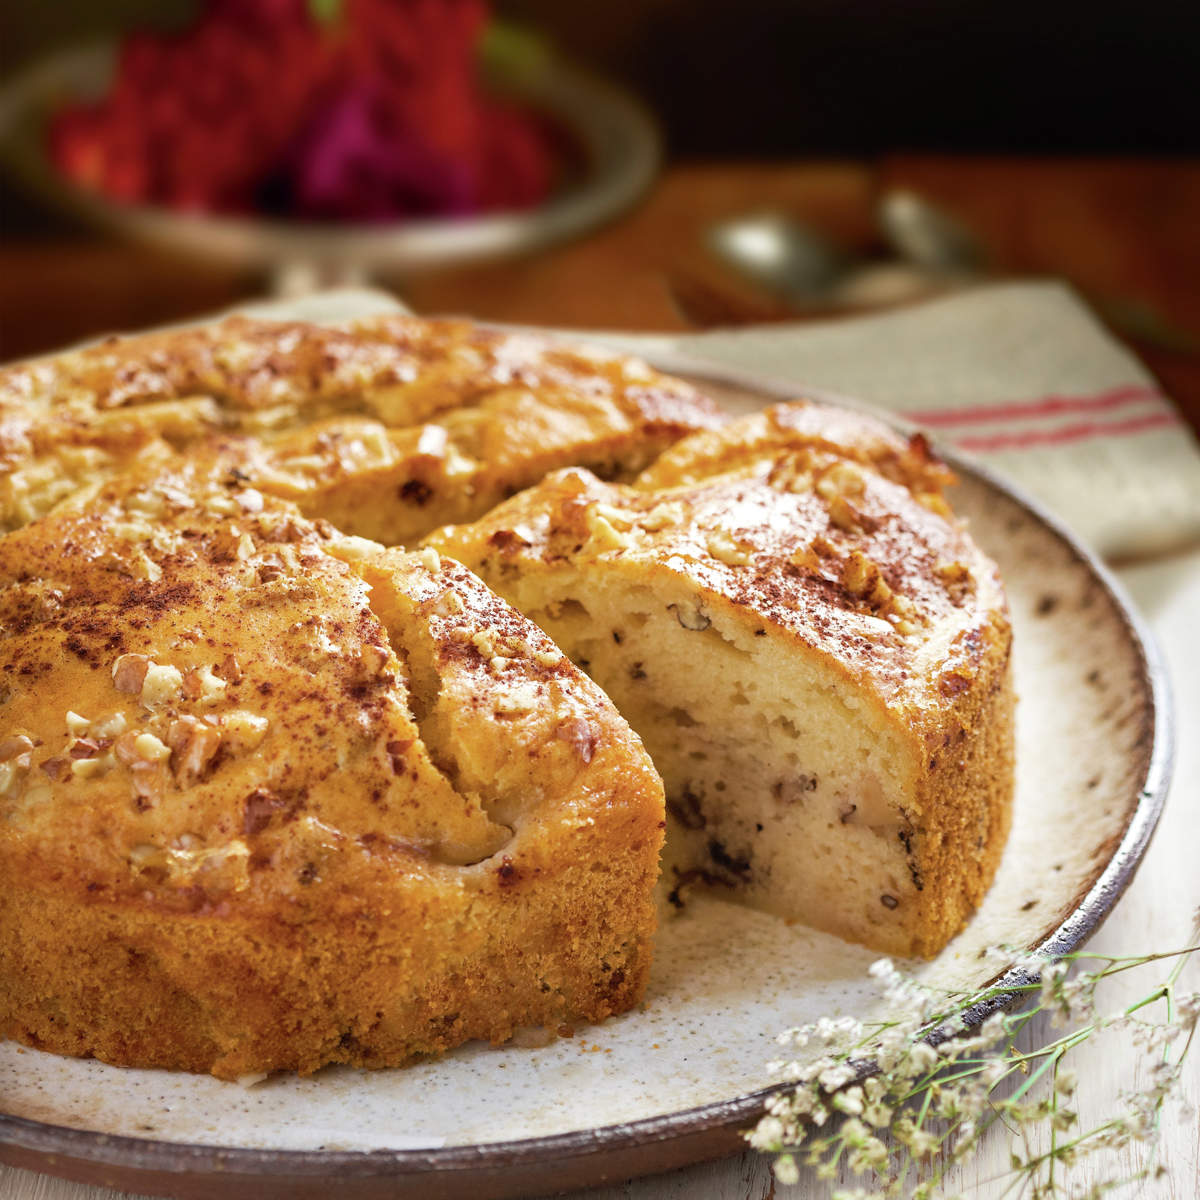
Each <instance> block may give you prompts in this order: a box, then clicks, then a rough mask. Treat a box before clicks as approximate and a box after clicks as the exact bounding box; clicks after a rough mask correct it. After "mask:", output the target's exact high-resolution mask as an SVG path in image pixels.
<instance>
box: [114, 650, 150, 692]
mask: <svg viewBox="0 0 1200 1200" xmlns="http://www.w3.org/2000/svg"><path fill="white" fill-rule="evenodd" d="M149 669H150V659H149V658H148V657H147V656H146V655H145V654H122V655H121V657H120V658H118V659H117V660H116V662H114V663H113V666H112V680H113V686H114V687H115V688H116V689H117V691H118V692H128V693H129V694H130V695H131V696H136V695H137V694H138V693H139V692H140V691H141V690H142V684H143V682H144V681H145V678H146V672H147V671H148V670H149Z"/></svg>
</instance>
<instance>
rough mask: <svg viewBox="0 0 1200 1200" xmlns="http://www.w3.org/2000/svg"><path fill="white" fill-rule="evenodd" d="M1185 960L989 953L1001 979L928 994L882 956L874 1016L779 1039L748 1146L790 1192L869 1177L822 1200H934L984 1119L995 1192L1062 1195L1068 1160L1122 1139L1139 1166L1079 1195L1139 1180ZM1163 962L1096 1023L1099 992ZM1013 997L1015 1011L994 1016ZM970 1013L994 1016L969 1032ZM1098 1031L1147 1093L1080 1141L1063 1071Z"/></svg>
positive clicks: (1114, 1146)
mask: <svg viewBox="0 0 1200 1200" xmlns="http://www.w3.org/2000/svg"><path fill="white" fill-rule="evenodd" d="M1198 949H1200V946H1198V945H1192V946H1188V947H1185V948H1184V949H1181V950H1177V951H1173V952H1170V953H1166V954H1145V955H1141V956H1137V957H1130V958H1114V957H1110V956H1107V955H1100V954H1089V953H1086V952H1076V953H1073V954H1066V955H1063V956H1061V957H1057V958H1048V957H1045V956H1041V955H1037V954H1031V953H1018V954H1016V955H1015V956H1014V953H1013V951H1011V950H997V951H993V952H992V953H994V954H995V955H996V956H997V957H999V958H1002V959H1003V961H1004V962H1005V963H1006V964H1008V965H1010V966H1011V967H1012V968H1013V969H1011V970H1009V971H1008V972H1007V973H1006V974H1005V976H1004V977H1003V978H1002V979H1001V981H1000V982H998V983H997V984H995V985H993V986H992V987H990V988H987V989H985V990H984V991H983V992H981V993H980V992H976V993H965V992H956V991H943V990H939V989H936V988H933V987H930V986H928V985H926V984H924V983H922V982H920V981H918V980H917V979H914V978H913V977H911V976H908V975H905V974H903V973H902V972H900V971H899V970H898V969H897V968H896V966H895V965H894V964H893V963H891V962H890V961H889V960H887V959H881V960H880V961H879V962H877V963H875V964H874V966H872V967H871V969H870V975H871V977H872V979H873V980H874V981H875V982H876V984H877V985H878V986H879V987H880V989H881V990H882V992H883V997H884V999H885V1001H886V1011H887V1013H888V1017H887V1019H886V1020H881V1021H871V1022H862V1021H858V1020H855V1019H854V1018H851V1017H841V1018H838V1019H836V1020H833V1019H828V1018H823V1019H822V1020H820V1021H817V1022H816V1023H815V1024H812V1025H804V1026H801V1027H800V1028H796V1029H789V1030H786V1031H785V1032H784V1033H782V1034H780V1035H779V1038H778V1039H777V1040H778V1042H779V1044H780V1045H781V1046H784V1047H787V1048H788V1049H789V1050H790V1051H792V1053H791V1054H790V1055H789V1056H788V1057H786V1058H782V1059H780V1060H778V1061H776V1062H772V1063H769V1064H768V1065H767V1069H768V1071H769V1072H770V1073H771V1074H772V1075H774V1076H775V1077H777V1078H778V1079H780V1080H781V1081H783V1082H784V1083H785V1084H786V1085H787V1086H786V1087H785V1088H784V1089H782V1090H780V1091H778V1092H775V1093H773V1094H772V1096H771V1098H770V1099H769V1100H768V1102H767V1105H766V1112H765V1114H764V1115H763V1116H762V1118H761V1119H760V1120H759V1122H758V1124H757V1125H756V1126H755V1128H754V1129H753V1130H751V1131H750V1132H749V1133H747V1134H746V1139H747V1141H748V1142H749V1143H750V1145H751V1146H753V1147H754V1148H755V1149H758V1150H761V1151H764V1152H766V1153H769V1154H773V1155H774V1156H775V1163H774V1171H775V1176H776V1178H777V1179H778V1180H779V1181H780V1182H781V1183H785V1184H786V1183H797V1182H799V1180H800V1170H801V1167H802V1166H807V1167H809V1168H812V1169H813V1170H815V1172H816V1175H817V1177H818V1178H820V1179H833V1178H835V1177H836V1176H837V1175H838V1173H839V1171H842V1170H847V1171H849V1172H850V1173H851V1174H853V1175H856V1176H869V1177H870V1178H871V1182H872V1184H873V1189H872V1190H870V1191H868V1190H866V1189H863V1188H858V1189H856V1190H854V1191H843V1192H835V1193H834V1197H835V1200H874V1198H879V1200H884V1198H886V1200H892V1198H898V1197H912V1198H913V1200H931V1198H932V1197H934V1196H936V1195H938V1194H940V1189H941V1187H942V1184H943V1180H944V1178H945V1175H946V1172H947V1171H948V1170H949V1169H950V1168H951V1167H952V1166H953V1165H957V1164H960V1163H962V1162H964V1161H966V1160H967V1159H968V1158H969V1157H970V1156H971V1155H972V1154H973V1153H974V1151H975V1150H976V1149H977V1147H978V1146H979V1143H980V1139H981V1138H982V1137H983V1136H984V1134H985V1133H987V1131H988V1130H989V1129H990V1128H991V1127H992V1126H993V1125H995V1124H996V1123H997V1122H1000V1123H1002V1124H1004V1125H1005V1126H1007V1127H1008V1129H1009V1130H1010V1132H1011V1133H1012V1134H1013V1150H1012V1154H1011V1158H1010V1164H1011V1172H1010V1174H1009V1175H1008V1177H1007V1179H1008V1184H1009V1186H1008V1188H1007V1189H1006V1190H1005V1193H1004V1194H1006V1195H1007V1194H1009V1193H1010V1192H1021V1191H1022V1190H1024V1189H1027V1190H1028V1191H1029V1192H1030V1193H1031V1194H1032V1195H1033V1196H1034V1197H1035V1200H1041V1198H1046V1200H1049V1198H1052V1197H1058V1196H1064V1195H1067V1194H1068V1193H1067V1191H1066V1190H1065V1189H1066V1186H1067V1183H1066V1174H1067V1173H1069V1172H1070V1169H1071V1168H1072V1167H1073V1166H1074V1165H1075V1164H1077V1163H1079V1162H1080V1161H1081V1160H1082V1159H1084V1158H1085V1157H1087V1156H1089V1155H1093V1154H1096V1153H1098V1152H1100V1151H1104V1150H1118V1149H1120V1148H1122V1147H1124V1146H1127V1145H1128V1144H1129V1143H1131V1142H1134V1141H1139V1142H1147V1143H1151V1149H1150V1152H1149V1154H1147V1155H1146V1162H1145V1165H1143V1166H1142V1168H1141V1169H1140V1170H1139V1171H1138V1172H1137V1173H1136V1174H1135V1175H1132V1176H1125V1177H1116V1178H1113V1179H1110V1180H1108V1181H1106V1182H1104V1183H1100V1184H1094V1185H1092V1188H1091V1192H1090V1194H1091V1195H1094V1196H1095V1197H1099V1196H1100V1195H1102V1194H1103V1193H1104V1192H1107V1191H1110V1190H1113V1189H1115V1188H1117V1187H1120V1186H1122V1185H1124V1184H1126V1183H1131V1182H1134V1181H1135V1180H1137V1179H1141V1178H1146V1177H1148V1176H1149V1175H1150V1174H1151V1173H1152V1172H1153V1171H1154V1170H1155V1169H1156V1164H1155V1157H1154V1152H1155V1150H1156V1148H1157V1136H1158V1128H1159V1122H1160V1119H1161V1117H1162V1113H1163V1108H1164V1106H1165V1105H1166V1103H1167V1101H1168V1099H1170V1098H1171V1097H1172V1096H1173V1095H1175V1094H1177V1091H1178V1087H1177V1085H1178V1082H1179V1078H1180V1069H1181V1066H1182V1063H1183V1060H1184V1058H1185V1057H1186V1056H1187V1054H1188V1051H1189V1050H1190V1049H1191V1045H1192V1040H1193V1038H1194V1037H1195V1033H1196V1025H1197V1021H1198V1020H1200V992H1182V991H1180V989H1179V978H1180V973H1181V972H1182V970H1183V967H1184V966H1185V964H1186V963H1187V961H1188V959H1189V958H1190V956H1191V955H1192V954H1194V953H1195V952H1196V951H1197V950H1198ZM1014 957H1015V961H1014ZM1160 962H1161V963H1167V962H1170V963H1171V966H1170V970H1169V972H1168V974H1167V976H1166V978H1165V979H1164V980H1163V981H1162V982H1160V983H1159V984H1158V985H1157V986H1156V987H1154V988H1153V989H1152V990H1151V991H1149V992H1148V993H1146V994H1145V995H1143V996H1142V997H1141V999H1139V1000H1137V1001H1136V1002H1134V1003H1133V1004H1130V1005H1129V1006H1128V1007H1126V1008H1123V1009H1120V1010H1119V1011H1117V1012H1114V1013H1112V1014H1110V1015H1109V1016H1105V1017H1100V1018H1097V1016H1096V994H1097V989H1098V988H1099V987H1100V985H1102V984H1104V983H1105V982H1106V981H1109V980H1111V979H1113V978H1114V977H1115V976H1117V975H1121V974H1124V973H1126V972H1129V971H1135V970H1137V969H1139V968H1143V967H1147V966H1148V965H1150V964H1151V963H1160ZM1022 1002H1024V1005H1025V1006H1024V1007H1020V1008H1019V1009H1018V1011H1006V1010H1009V1009H1012V1008H1014V1007H1017V1006H1019V1005H1020V1004H1021V1003H1022ZM981 1006H982V1007H983V1008H985V1009H988V1008H994V1009H995V1011H992V1012H991V1013H990V1015H989V1016H987V1017H986V1019H985V1020H983V1022H982V1023H981V1024H979V1025H978V1027H977V1028H975V1029H973V1030H972V1028H971V1026H972V1025H973V1024H974V1021H973V1020H972V1019H971V1018H972V1017H973V1015H974V1014H976V1013H977V1012H978V1011H979V1009H980V1007H981ZM1039 1014H1048V1015H1049V1017H1050V1020H1051V1023H1052V1024H1053V1025H1054V1026H1056V1027H1065V1029H1066V1031H1065V1032H1064V1033H1063V1034H1062V1035H1061V1036H1059V1037H1056V1038H1054V1039H1052V1040H1050V1041H1048V1042H1046V1043H1045V1044H1044V1045H1042V1046H1039V1047H1037V1048H1035V1049H1031V1050H1025V1049H1022V1048H1021V1046H1020V1042H1019V1038H1020V1035H1021V1034H1022V1032H1023V1031H1025V1030H1026V1029H1027V1028H1028V1026H1029V1025H1030V1022H1031V1021H1033V1019H1034V1018H1035V1017H1037V1016H1038V1015H1039ZM1102 1031H1112V1032H1115V1033H1118V1034H1122V1033H1123V1034H1125V1035H1126V1036H1128V1037H1130V1038H1131V1040H1133V1041H1134V1043H1135V1044H1137V1045H1139V1046H1140V1047H1142V1048H1143V1049H1144V1051H1145V1052H1146V1053H1147V1055H1148V1056H1149V1057H1150V1070H1149V1073H1148V1074H1149V1083H1148V1084H1147V1086H1145V1087H1143V1088H1142V1089H1141V1090H1139V1091H1137V1092H1131V1093H1128V1094H1126V1095H1124V1096H1123V1097H1122V1107H1121V1109H1120V1111H1119V1112H1117V1113H1116V1115H1114V1116H1113V1117H1112V1118H1110V1119H1109V1120H1107V1121H1104V1122H1103V1123H1101V1124H1099V1125H1097V1126H1095V1127H1094V1128H1092V1129H1090V1130H1087V1131H1086V1132H1080V1131H1078V1129H1077V1126H1078V1123H1079V1117H1078V1112H1077V1111H1076V1106H1075V1089H1076V1079H1075V1073H1074V1071H1072V1070H1071V1068H1070V1067H1069V1066H1068V1065H1067V1061H1066V1060H1067V1058H1068V1056H1069V1055H1070V1054H1071V1052H1072V1051H1074V1050H1075V1049H1076V1048H1077V1047H1079V1046H1081V1045H1082V1044H1083V1043H1084V1042H1087V1041H1089V1040H1090V1039H1092V1038H1094V1037H1095V1036H1096V1035H1098V1034H1100V1033H1101V1032H1102ZM884 1136H888V1137H889V1140H890V1142H891V1145H890V1146H889V1145H888V1144H887V1143H885V1142H884V1141H883V1137H884Z"/></svg>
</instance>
